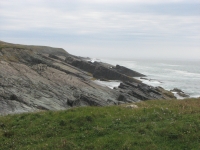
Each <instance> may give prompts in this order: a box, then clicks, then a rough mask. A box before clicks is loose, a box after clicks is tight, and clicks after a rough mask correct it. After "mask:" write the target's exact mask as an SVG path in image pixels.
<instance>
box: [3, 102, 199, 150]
mask: <svg viewBox="0 0 200 150" xmlns="http://www.w3.org/2000/svg"><path fill="white" fill-rule="evenodd" d="M135 104H136V105H137V106H138V108H137V109H131V108H126V107H124V106H123V105H120V106H109V107H81V108H73V109H70V110H66V111H57V112H53V111H42V112H39V113H24V114H17V115H7V116H1V117H0V149H20V150H27V149H59V150H60V149H68V150H70V149H78V150H79V149H80V150H82V149H92V150H93V149H97V150H102V149H111V150H112V149H113V150H116V149H119V150H123V149H124V150H125V149H126V150H128V149H151V150H152V149H165V150H171V149H181V150H182V149H200V109H199V108H200V99H187V100H156V101H145V102H140V103H135ZM125 106H126V105H125Z"/></svg>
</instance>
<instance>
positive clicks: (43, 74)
mask: <svg viewBox="0 0 200 150" xmlns="http://www.w3.org/2000/svg"><path fill="white" fill-rule="evenodd" d="M133 77H145V75H143V74H141V73H138V72H136V71H133V70H130V69H128V68H126V67H123V66H120V65H117V66H112V65H109V64H107V63H102V62H90V61H88V60H87V59H85V58H83V57H77V56H74V55H71V54H69V53H67V52H66V51H65V50H64V49H61V48H52V47H46V46H27V45H18V44H10V43H5V42H2V41H0V114H1V115H4V114H11V113H22V112H34V111H39V110H64V109H69V108H71V107H77V106H107V105H118V104H122V103H132V102H138V101H144V100H151V99H174V98H175V97H174V95H173V93H172V92H170V91H166V90H165V89H163V88H161V87H156V88H155V87H152V86H149V85H146V84H143V83H142V82H141V81H139V80H137V79H134V78H133ZM96 79H99V80H104V81H107V80H118V81H121V84H120V86H119V87H116V88H114V89H110V88H108V87H103V86H101V85H98V84H96V83H95V82H94V80H96Z"/></svg>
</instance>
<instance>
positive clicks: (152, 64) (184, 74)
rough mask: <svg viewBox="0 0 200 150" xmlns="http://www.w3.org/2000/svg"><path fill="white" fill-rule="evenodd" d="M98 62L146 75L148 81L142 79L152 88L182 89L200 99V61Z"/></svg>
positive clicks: (104, 60) (119, 60)
mask: <svg viewBox="0 0 200 150" xmlns="http://www.w3.org/2000/svg"><path fill="white" fill-rule="evenodd" d="M98 61H102V62H106V63H109V64H112V65H116V64H119V65H122V66H125V67H127V68H130V69H132V70H134V71H137V72H140V73H142V74H144V75H146V76H147V77H146V78H147V79H148V80H146V79H140V78H138V79H140V80H141V81H142V82H143V83H146V84H148V85H152V86H161V87H163V88H165V89H167V90H172V89H174V88H178V89H181V90H182V91H183V92H184V93H186V94H188V95H189V96H190V97H200V61H197V60H196V61H194V60H191V61H189V60H187V61H173V60H142V59H134V60H130V59H129V60H125V59H105V58H101V59H99V60H98Z"/></svg>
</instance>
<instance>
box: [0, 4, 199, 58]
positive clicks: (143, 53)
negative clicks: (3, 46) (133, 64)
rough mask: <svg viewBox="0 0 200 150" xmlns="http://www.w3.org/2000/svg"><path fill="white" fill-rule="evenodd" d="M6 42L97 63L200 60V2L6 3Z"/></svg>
mask: <svg viewBox="0 0 200 150" xmlns="http://www.w3.org/2000/svg"><path fill="white" fill-rule="evenodd" d="M0 40H2V41H6V42H10V43H21V44H31V45H47V46H53V47H62V48H64V49H65V50H66V51H68V52H69V53H71V54H75V55H79V56H90V57H97V58H101V57H114V58H178V59H186V58H188V59H200V0H0Z"/></svg>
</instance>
